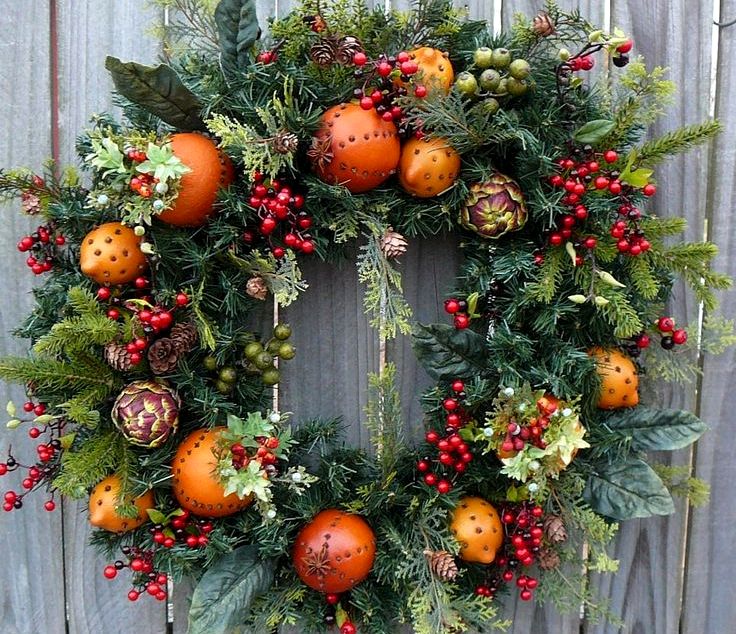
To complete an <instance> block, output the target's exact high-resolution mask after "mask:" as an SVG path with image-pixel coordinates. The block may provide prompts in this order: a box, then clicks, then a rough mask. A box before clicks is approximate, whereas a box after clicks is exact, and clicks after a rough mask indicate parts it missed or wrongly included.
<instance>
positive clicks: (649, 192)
mask: <svg viewBox="0 0 736 634" xmlns="http://www.w3.org/2000/svg"><path fill="white" fill-rule="evenodd" d="M641 192H642V194H644V195H645V196H654V194H656V193H657V186H656V185H654V184H653V183H649V184H647V185H644V188H643V189H642V190H641Z"/></svg>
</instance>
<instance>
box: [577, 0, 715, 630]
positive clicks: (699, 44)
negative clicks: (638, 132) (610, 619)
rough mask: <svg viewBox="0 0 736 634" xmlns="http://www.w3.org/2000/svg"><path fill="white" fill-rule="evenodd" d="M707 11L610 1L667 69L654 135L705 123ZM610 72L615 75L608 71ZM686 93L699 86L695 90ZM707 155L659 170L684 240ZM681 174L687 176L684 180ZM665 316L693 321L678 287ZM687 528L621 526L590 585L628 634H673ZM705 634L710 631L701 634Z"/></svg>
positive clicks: (680, 404)
mask: <svg viewBox="0 0 736 634" xmlns="http://www.w3.org/2000/svg"><path fill="white" fill-rule="evenodd" d="M710 20H711V7H710V6H706V4H705V3H695V4H694V3H691V2H687V1H686V0H681V1H678V2H671V1H669V0H656V1H652V2H647V3H645V4H642V3H640V2H635V1H631V2H625V1H623V0H613V2H612V11H611V22H612V24H613V25H616V26H620V27H621V28H623V29H624V30H625V31H626V32H627V33H630V34H631V35H632V36H633V38H634V41H635V46H636V48H635V52H636V53H640V54H643V55H644V56H645V58H646V59H647V60H648V63H649V65H650V66H655V65H656V66H667V67H670V68H671V72H670V75H671V78H672V79H673V80H674V81H675V82H676V83H677V84H678V86H679V93H678V96H677V98H676V101H675V103H674V106H673V107H672V108H671V109H669V110H668V113H667V116H666V117H663V118H662V119H661V120H660V121H659V122H658V123H657V124H656V126H655V127H654V129H653V134H655V135H656V134H661V133H662V132H664V131H666V130H669V129H672V128H675V127H677V126H679V125H682V124H684V123H694V122H696V121H700V120H702V119H705V118H706V117H707V116H708V105H709V104H708V97H709V94H708V86H709V85H710V76H709V75H710V32H711V27H710ZM612 72H616V71H615V70H612ZM691 86H700V87H701V89H699V90H697V91H693V90H691V89H690V87H691ZM706 171H707V153H706V152H705V151H698V152H696V153H693V154H690V155H688V156H687V157H683V158H678V159H677V160H675V161H672V162H670V163H668V164H666V165H663V166H661V167H660V168H659V169H658V170H657V179H658V181H659V182H660V183H661V185H662V186H661V188H660V191H661V195H660V196H658V197H657V198H656V199H655V200H654V201H653V205H652V209H653V211H655V213H657V214H659V215H662V216H668V215H670V216H672V215H674V216H683V217H686V218H687V219H688V222H689V225H690V226H689V229H688V231H687V234H686V236H685V237H686V238H687V239H688V240H699V239H700V238H701V237H702V235H703V219H704V210H705V206H706V186H705V182H706V181H705V180H704V179H703V178H702V177H703V176H704V175H705V174H706ZM686 175H687V176H686ZM669 310H670V311H671V314H672V315H674V316H675V318H676V319H677V320H678V322H679V323H692V322H694V321H695V320H697V317H698V306H697V303H696V302H695V301H694V300H693V298H692V295H691V294H690V293H688V292H686V290H685V287H684V285H683V284H678V285H677V286H676V287H675V291H674V296H673V300H672V302H671V303H670V307H669ZM653 387H654V388H655V389H654V392H653V394H650V395H648V396H647V397H646V398H648V400H650V401H651V402H654V403H657V404H658V405H660V406H664V407H673V408H685V409H693V408H694V406H695V386H694V385H692V386H688V387H686V388H681V387H678V386H666V385H657V386H653ZM652 459H653V460H656V461H659V462H663V463H667V464H689V461H690V451H682V452H678V453H677V454H655V455H653V456H652ZM686 528H687V509H686V507H685V505H684V504H682V503H678V504H677V512H676V513H675V514H674V515H673V516H671V517H668V518H655V519H648V520H637V521H631V522H626V523H624V524H623V525H622V528H621V531H620V533H619V536H618V539H617V541H616V544H615V548H614V552H613V555H614V556H615V557H617V558H619V559H620V562H621V564H620V565H621V569H620V571H619V573H618V574H616V575H605V576H603V577H600V578H594V579H593V583H594V584H595V585H596V586H597V588H598V591H599V593H600V595H601V596H604V597H608V598H609V599H610V600H611V608H612V610H613V611H614V612H615V613H618V614H620V615H621V616H622V618H623V619H624V621H625V623H626V626H627V627H628V628H629V630H630V631H642V632H647V633H649V632H651V633H652V634H668V633H670V632H674V631H677V627H678V622H679V618H680V605H681V593H682V566H683V563H684V556H685V554H684V542H685V533H686ZM586 631H588V632H595V633H596V634H602V633H603V632H614V631H617V629H616V628H613V627H612V626H610V625H607V624H605V623H602V624H599V625H597V626H595V627H592V626H589V627H588V628H587V629H586ZM699 631H708V630H699Z"/></svg>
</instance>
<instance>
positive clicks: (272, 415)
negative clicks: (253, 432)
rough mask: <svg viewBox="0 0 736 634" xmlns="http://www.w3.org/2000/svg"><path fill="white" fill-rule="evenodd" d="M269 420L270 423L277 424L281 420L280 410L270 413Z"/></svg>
mask: <svg viewBox="0 0 736 634" xmlns="http://www.w3.org/2000/svg"><path fill="white" fill-rule="evenodd" d="M268 420H269V422H270V423H273V424H274V425H275V424H276V423H278V422H280V421H281V414H279V413H278V412H271V413H270V414H269V415H268Z"/></svg>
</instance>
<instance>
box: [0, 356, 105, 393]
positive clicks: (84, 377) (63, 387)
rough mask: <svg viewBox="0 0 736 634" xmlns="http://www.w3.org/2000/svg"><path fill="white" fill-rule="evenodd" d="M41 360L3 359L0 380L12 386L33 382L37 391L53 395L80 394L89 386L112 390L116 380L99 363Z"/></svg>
mask: <svg viewBox="0 0 736 634" xmlns="http://www.w3.org/2000/svg"><path fill="white" fill-rule="evenodd" d="M86 361H87V362H86V363H85V362H80V361H79V360H75V361H72V362H68V361H55V360H52V359H45V358H40V357H36V358H31V359H26V358H23V357H4V358H2V359H0V378H2V379H5V380H6V381H14V382H16V383H33V384H34V385H35V386H36V387H37V388H38V389H43V390H49V391H54V392H69V391H72V392H73V391H82V390H85V389H88V388H89V387H90V386H92V387H94V386H99V387H106V388H109V389H111V390H112V389H113V388H114V387H115V385H116V378H115V375H114V374H113V372H112V371H111V370H110V368H109V367H108V366H107V365H106V364H103V363H101V362H100V363H95V364H92V363H89V358H88V359H86Z"/></svg>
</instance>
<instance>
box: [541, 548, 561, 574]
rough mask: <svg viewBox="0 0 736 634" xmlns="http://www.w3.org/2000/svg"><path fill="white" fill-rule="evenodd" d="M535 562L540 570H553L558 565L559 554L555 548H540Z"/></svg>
mask: <svg viewBox="0 0 736 634" xmlns="http://www.w3.org/2000/svg"><path fill="white" fill-rule="evenodd" d="M537 563H538V564H539V567H540V568H541V569H542V570H554V569H555V568H557V566H559V565H560V556H559V555H558V554H557V551H556V550H552V549H550V548H542V549H541V550H540V551H539V552H538V553H537Z"/></svg>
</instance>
